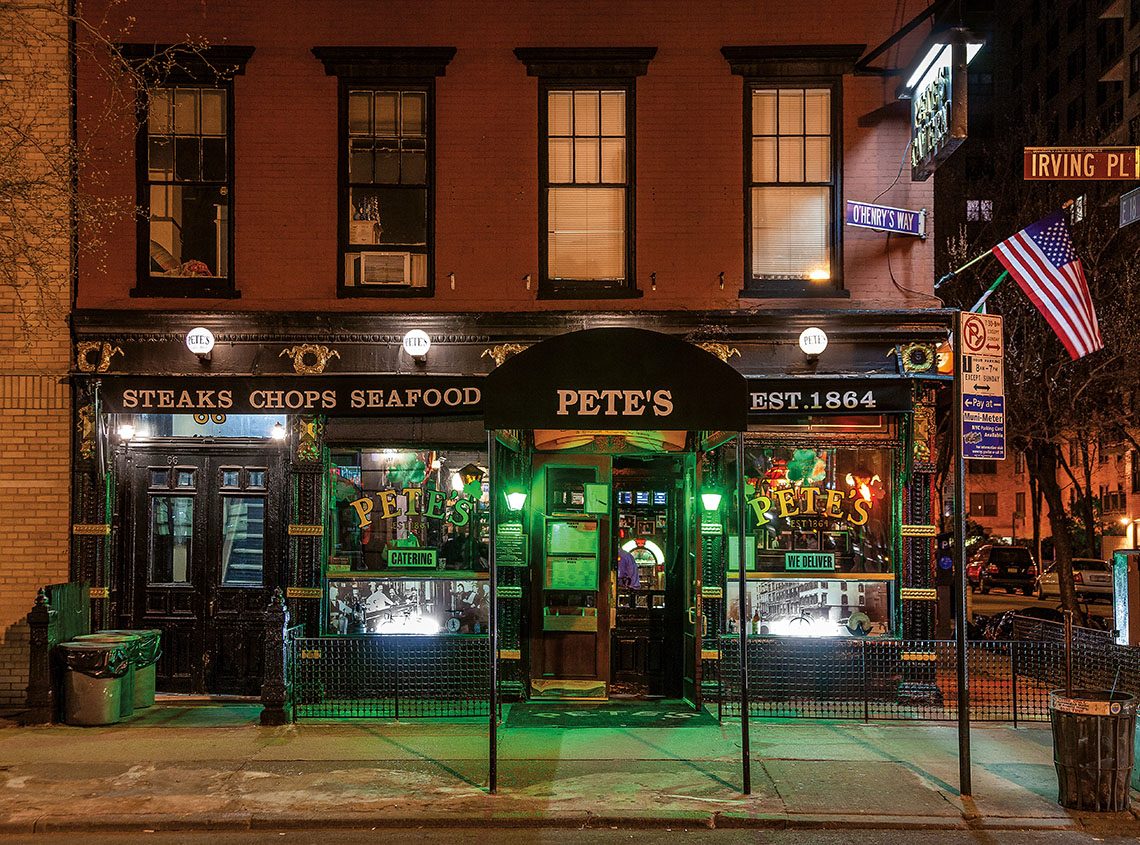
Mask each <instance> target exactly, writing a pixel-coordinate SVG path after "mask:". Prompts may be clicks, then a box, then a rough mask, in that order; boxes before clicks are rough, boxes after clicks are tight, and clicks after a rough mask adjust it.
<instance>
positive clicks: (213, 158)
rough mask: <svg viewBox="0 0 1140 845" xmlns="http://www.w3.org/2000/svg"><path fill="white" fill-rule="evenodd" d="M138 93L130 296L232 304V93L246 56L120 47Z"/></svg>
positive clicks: (235, 51)
mask: <svg viewBox="0 0 1140 845" xmlns="http://www.w3.org/2000/svg"><path fill="white" fill-rule="evenodd" d="M121 49H122V53H123V57H124V59H125V60H126V61H127V62H128V63H130V64H131V65H132V66H133V67H134V68H135V71H136V72H137V73H138V75H139V78H140V79H143V80H145V81H146V82H147V83H149V84H146V85H143V86H140V102H139V114H140V121H139V129H138V143H137V146H136V166H137V182H138V191H137V202H138V207H139V221H138V284H137V287H136V288H135V290H134V291H133V294H134V295H137V296H171V297H190V296H193V297H202V296H209V297H214V298H216V297H233V296H237V293H236V291H235V284H234V262H233V243H234V219H233V209H234V185H235V180H234V129H233V124H234V117H233V116H234V104H233V99H234V84H233V78H234V76H235V75H236V74H240V73H243V72H244V69H245V63H246V61H247V60H248V59H249V57H250V55H251V54H252V53H253V48H252V47H216V48H202V49H200V50H199V49H196V50H194V51H189V50H186V51H180V50H165V51H163V50H162V49H161V48H156V47H155V46H154V45H137V44H128V45H124V46H123V47H122V48H121Z"/></svg>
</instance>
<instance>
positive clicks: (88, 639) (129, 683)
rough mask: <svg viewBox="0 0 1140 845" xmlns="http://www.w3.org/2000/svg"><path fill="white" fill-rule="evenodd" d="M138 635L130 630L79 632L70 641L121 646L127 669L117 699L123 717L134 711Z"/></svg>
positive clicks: (130, 714)
mask: <svg viewBox="0 0 1140 845" xmlns="http://www.w3.org/2000/svg"><path fill="white" fill-rule="evenodd" d="M139 640H140V638H139V636H138V635H137V634H136V633H134V632H133V631H132V632H129V633H115V634H110V633H105V632H104V633H99V634H80V635H79V636H78V637H75V638H74V639H73V640H72V642H77V643H96V644H99V643H112V644H117V645H119V646H121V647H122V649H123V654H124V655H125V656H126V658H127V671H126V673H125V674H124V675H123V678H122V686H123V690H122V695H121V697H120V700H119V705H120V713H119V715H120V716H122V717H123V718H124V719H125V718H127V717H128V716H133V715H134V713H135V666H137V665H138V662H139V658H138V653H139Z"/></svg>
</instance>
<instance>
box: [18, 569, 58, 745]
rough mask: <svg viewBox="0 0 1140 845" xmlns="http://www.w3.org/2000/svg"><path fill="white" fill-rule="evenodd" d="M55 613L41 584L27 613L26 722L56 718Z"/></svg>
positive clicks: (46, 720) (39, 721) (41, 722)
mask: <svg viewBox="0 0 1140 845" xmlns="http://www.w3.org/2000/svg"><path fill="white" fill-rule="evenodd" d="M52 616H53V612H52V609H51V605H50V604H49V603H48V597H47V590H44V589H43V588H42V587H41V588H40V591H39V593H38V594H37V595H36V603H35V605H34V606H33V607H32V609H31V610H30V611H29V612H28V616H27V620H28V628H29V629H30V648H29V651H28V691H27V698H26V699H25V702H26V705H27V710H26V711H25V712H24V714H23V716H22V718H21V722H22V723H23V724H25V725H50V724H51V723H52V722H54V721H55V703H56V702H55V690H54V689H53V687H52V683H51V630H50V629H51V623H52Z"/></svg>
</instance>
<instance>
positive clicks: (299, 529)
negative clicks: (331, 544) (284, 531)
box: [289, 525, 325, 537]
mask: <svg viewBox="0 0 1140 845" xmlns="http://www.w3.org/2000/svg"><path fill="white" fill-rule="evenodd" d="M324 535H325V527H324V526H323V525H290V526H289V536H290V537H323V536H324Z"/></svg>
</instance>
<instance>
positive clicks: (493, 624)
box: [487, 431, 499, 793]
mask: <svg viewBox="0 0 1140 845" xmlns="http://www.w3.org/2000/svg"><path fill="white" fill-rule="evenodd" d="M497 441H498V438H497V437H496V432H494V431H489V432H487V487H488V489H490V491H491V502H490V507H489V508H487V519H488V520H489V522H490V524H489V525H488V526H487V527H488V528H489V529H490V530H489V531H488V534H489V535H490V536H489V537H488V539H487V554H488V555H489V556H490V560H489V561H488V567H487V568H488V569H489V570H490V571H489V572H488V580H489V581H490V584H489V585H488V586H489V589H488V594H489V601H490V602H491V607H490V608H489V614H488V615H489V619H488V620H487V621H488V623H489V625H488V627H489V628H490V630H489V631H488V632H487V647H488V650H489V651H490V661H491V665H490V677H491V690H490V698H489V703H490V706H491V721H490V724H489V726H488V745H489V747H488V750H487V785H488V789H489V790H490V791H491V792H492V793H494V792H495V791H496V790H497V789H498V776H499V605H498V595H497V593H498V591H497V589H496V587H497V584H498V581H499V571H498V567H497V566H496V565H495V557H496V555H495V552H496V549H495V533H496V532H495V519H496V517H497V516H498V512H499V509H498V498H499V489H498V487H496V484H497V482H498V479H497V478H496V477H495V476H496V473H495V464H496V457H497V449H496V446H497V445H498V443H497Z"/></svg>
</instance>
